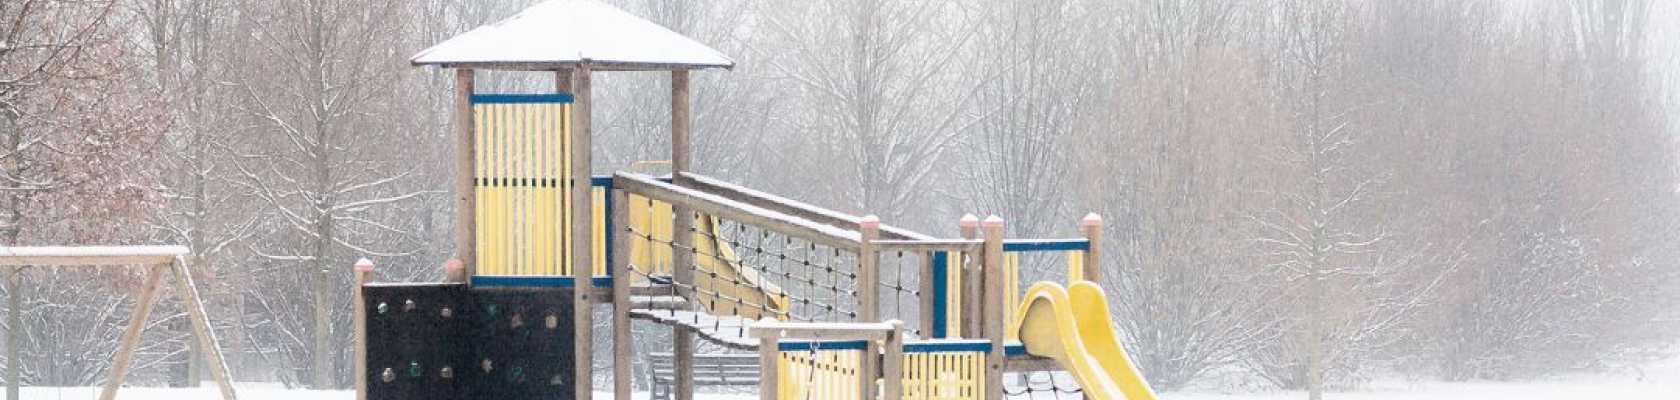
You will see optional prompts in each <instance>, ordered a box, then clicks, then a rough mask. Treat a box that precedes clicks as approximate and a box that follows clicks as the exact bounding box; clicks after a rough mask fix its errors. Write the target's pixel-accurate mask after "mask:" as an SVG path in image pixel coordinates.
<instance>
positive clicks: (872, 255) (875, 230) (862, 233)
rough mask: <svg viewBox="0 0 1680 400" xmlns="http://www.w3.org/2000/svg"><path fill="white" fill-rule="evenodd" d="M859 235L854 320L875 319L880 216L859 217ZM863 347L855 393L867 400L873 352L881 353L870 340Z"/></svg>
mask: <svg viewBox="0 0 1680 400" xmlns="http://www.w3.org/2000/svg"><path fill="white" fill-rule="evenodd" d="M858 238H859V243H858V254H857V257H858V271H857V279H858V282H857V296H858V299H857V301H858V304H857V321H858V322H877V321H880V320H881V319H880V318H881V315H880V301H881V298H880V294H879V293H880V283H881V271H880V268H881V254H880V253H879V252H877V251H876V249H875V243H874V241H875V240H877V239H880V238H881V218H879V217H876V216H874V215H867V216H864V217H863V219H862V220H861V221H858ZM864 347H865V349H864V351H863V357H861V358H860V359H859V361H858V363H859V364H862V365H859V369H860V370H861V371H865V373H864V374H861V375H862V379H859V380H858V384H859V385H860V386H859V387H858V393H860V395H861V396H863V399H864V400H869V399H873V398H875V373H876V372H878V371H879V370H880V365H879V364H880V361H879V360H877V359H876V358H875V355H876V354H881V346H880V345H878V344H876V343H875V342H874V341H869V342H868V345H866V346H864Z"/></svg>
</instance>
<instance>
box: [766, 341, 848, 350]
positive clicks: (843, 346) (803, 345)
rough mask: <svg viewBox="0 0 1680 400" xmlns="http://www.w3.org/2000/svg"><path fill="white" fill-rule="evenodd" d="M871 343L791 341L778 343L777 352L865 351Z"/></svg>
mask: <svg viewBox="0 0 1680 400" xmlns="http://www.w3.org/2000/svg"><path fill="white" fill-rule="evenodd" d="M868 346H869V342H868V341H863V340H847V341H819V340H790V341H786V342H780V343H776V350H777V351H828V350H863V349H865V348H868Z"/></svg>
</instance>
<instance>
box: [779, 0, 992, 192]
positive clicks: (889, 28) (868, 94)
mask: <svg viewBox="0 0 1680 400" xmlns="http://www.w3.org/2000/svg"><path fill="white" fill-rule="evenodd" d="M759 4H760V7H759V9H758V10H757V11H758V14H757V15H758V16H760V17H761V18H760V19H759V20H758V21H759V22H760V23H761V24H762V25H760V26H758V27H757V28H758V30H755V32H762V34H755V36H758V37H761V38H763V40H764V41H763V42H756V41H755V42H754V43H753V44H752V45H751V48H750V49H751V51H752V52H753V53H752V54H753V56H754V57H757V58H758V59H759V60H762V61H761V62H762V63H763V65H764V66H765V68H766V69H767V71H766V72H765V74H766V75H768V78H769V79H773V80H776V81H779V82H782V83H785V86H783V85H778V86H777V87H775V88H773V89H772V90H771V91H772V93H776V94H775V95H777V96H782V95H783V94H785V96H786V100H788V101H789V102H788V103H785V104H784V105H783V107H782V108H779V109H777V110H775V111H774V112H776V113H777V114H779V115H782V116H783V117H782V118H784V119H786V122H785V126H786V128H785V129H786V131H785V132H783V134H784V135H785V136H784V137H777V138H773V139H771V142H770V143H767V144H768V145H770V146H772V147H775V148H778V149H780V151H777V152H769V153H768V154H765V155H768V156H771V157H770V160H768V161H769V162H771V163H774V164H777V165H811V166H817V167H816V168H804V169H802V170H800V171H799V172H801V174H799V176H797V177H796V176H793V175H792V174H781V173H777V174H768V176H766V179H767V180H769V181H771V182H773V183H772V184H771V185H769V186H770V187H771V188H801V189H802V190H805V189H808V188H809V189H815V188H821V189H822V191H821V192H817V193H823V192H826V193H831V194H832V198H822V199H815V200H819V201H817V202H818V203H824V204H840V205H843V206H844V207H843V208H845V209H849V210H852V211H858V212H867V213H874V214H878V215H880V216H881V217H882V218H884V219H886V220H889V221H899V220H902V219H903V218H904V217H908V216H909V213H908V211H909V210H910V209H911V207H912V205H913V204H916V203H917V202H918V201H921V200H923V199H924V196H925V194H926V193H925V192H927V188H929V187H931V183H932V182H933V179H934V176H935V173H936V171H938V170H939V169H940V168H939V166H940V165H941V164H940V163H939V161H940V160H941V159H943V158H944V156H945V155H946V154H947V152H948V151H949V150H950V149H951V148H953V144H954V143H955V141H956V139H957V137H958V136H960V135H961V134H962V133H963V132H966V131H967V130H968V129H969V128H970V127H971V126H972V125H973V124H974V123H976V121H977V118H975V117H974V116H972V115H970V114H969V113H968V112H967V110H968V109H969V107H966V105H967V104H968V103H969V102H971V101H973V99H974V97H975V95H976V94H978V90H979V88H980V84H979V82H974V81H972V80H968V78H967V76H966V74H963V73H962V72H963V71H962V69H963V68H964V65H963V64H962V63H960V62H958V60H960V59H961V56H962V55H963V52H962V51H961V49H962V48H964V47H965V44H966V43H968V42H969V41H971V40H974V38H975V32H974V31H973V30H967V29H956V28H957V27H963V26H969V18H970V16H971V14H972V13H973V12H972V10H969V9H968V8H966V7H965V5H964V4H962V3H960V2H949V1H900V0H853V1H835V2H815V3H808V2H769V3H759ZM795 105H797V106H798V107H795ZM812 182H834V183H836V184H835V185H831V186H828V187H821V186H818V187H813V186H812V185H811V183H812ZM842 182H856V184H849V183H842ZM813 195H814V194H813ZM821 200H826V201H821ZM927 222H929V223H931V222H933V221H927ZM904 223H923V221H906V222H904Z"/></svg>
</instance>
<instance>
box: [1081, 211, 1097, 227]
mask: <svg viewBox="0 0 1680 400" xmlns="http://www.w3.org/2000/svg"><path fill="white" fill-rule="evenodd" d="M1079 226H1080V227H1082V228H1084V227H1092V226H1102V216H1101V215H1097V213H1090V214H1085V218H1082V219H1080V220H1079Z"/></svg>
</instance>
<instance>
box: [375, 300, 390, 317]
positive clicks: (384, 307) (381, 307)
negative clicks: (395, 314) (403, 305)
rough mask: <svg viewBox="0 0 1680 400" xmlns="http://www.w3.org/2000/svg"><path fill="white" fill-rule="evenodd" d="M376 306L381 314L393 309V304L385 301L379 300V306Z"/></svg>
mask: <svg viewBox="0 0 1680 400" xmlns="http://www.w3.org/2000/svg"><path fill="white" fill-rule="evenodd" d="M374 308H375V309H377V310H379V313H380V314H384V313H385V312H386V311H391V305H389V304H385V302H379V306H378V307H374Z"/></svg>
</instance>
